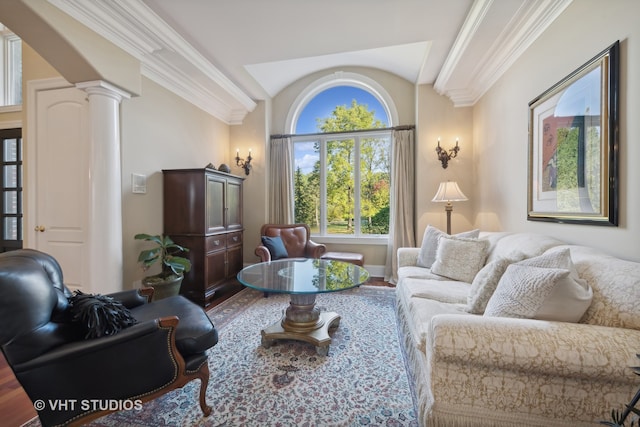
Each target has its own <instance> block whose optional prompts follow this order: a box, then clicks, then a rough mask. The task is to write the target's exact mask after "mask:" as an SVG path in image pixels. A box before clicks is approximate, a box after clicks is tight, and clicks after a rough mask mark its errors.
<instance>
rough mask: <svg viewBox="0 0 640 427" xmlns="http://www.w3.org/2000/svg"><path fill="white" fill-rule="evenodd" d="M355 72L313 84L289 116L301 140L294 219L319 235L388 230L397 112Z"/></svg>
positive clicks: (377, 233) (297, 152)
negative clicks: (393, 128)
mask: <svg viewBox="0 0 640 427" xmlns="http://www.w3.org/2000/svg"><path fill="white" fill-rule="evenodd" d="M354 76H356V75H353V74H350V75H349V76H345V75H344V74H342V73H341V74H340V78H336V77H335V75H333V76H330V78H328V79H321V80H319V81H317V82H315V83H314V84H312V85H310V86H309V87H308V88H307V90H306V91H304V92H303V93H302V94H301V96H300V97H299V98H298V100H296V103H294V105H293V107H292V113H291V114H290V116H289V119H290V122H289V124H288V125H289V126H290V127H289V129H291V131H292V134H294V135H295V136H294V137H293V138H292V141H293V155H294V174H293V186H294V203H293V204H294V211H295V212H294V213H295V221H296V222H303V223H307V224H309V226H310V227H311V230H312V232H313V233H314V234H315V235H320V236H334V237H336V236H340V237H348V238H358V237H373V236H383V235H386V234H388V231H389V198H390V194H389V190H390V187H391V182H390V179H391V131H390V130H389V128H390V126H392V125H393V124H394V123H395V122H396V121H397V119H396V114H395V108H394V107H393V106H392V103H391V101H390V98H389V97H388V96H387V95H386V92H384V91H383V90H382V88H381V87H379V85H377V84H375V82H372V81H371V80H369V79H366V78H364V77H363V76H358V78H357V79H356V78H355V77H354Z"/></svg>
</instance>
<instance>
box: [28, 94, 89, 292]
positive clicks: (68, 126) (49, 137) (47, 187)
mask: <svg viewBox="0 0 640 427" xmlns="http://www.w3.org/2000/svg"><path fill="white" fill-rule="evenodd" d="M36 102H37V107H36V111H37V117H36V118H35V120H36V122H37V123H36V132H37V134H36V138H35V143H36V146H37V148H36V150H35V153H36V159H35V165H36V185H35V188H33V190H34V191H35V192H36V196H35V200H36V209H35V214H36V218H33V220H32V221H30V223H31V224H35V231H36V233H35V238H36V241H35V246H36V248H37V249H39V250H41V251H43V252H46V253H49V254H50V255H52V256H53V257H54V258H56V259H57V260H58V262H60V264H61V266H62V269H63V272H64V279H65V283H66V284H67V286H69V287H70V288H73V289H82V288H83V287H84V288H85V289H86V287H87V286H88V283H87V271H86V266H87V264H88V257H87V252H88V251H87V248H86V246H87V238H88V228H87V227H88V224H87V220H88V209H89V204H88V194H89V190H88V188H89V168H88V158H89V153H88V147H89V104H88V101H87V100H86V94H85V93H84V92H82V91H81V90H79V89H76V88H64V89H54V90H42V91H38V92H37V95H36Z"/></svg>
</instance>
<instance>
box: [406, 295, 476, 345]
mask: <svg viewBox="0 0 640 427" xmlns="http://www.w3.org/2000/svg"><path fill="white" fill-rule="evenodd" d="M404 305H405V308H404V309H405V310H407V311H408V313H409V316H408V317H409V319H410V320H409V321H408V322H407V323H408V327H409V329H410V333H411V336H412V341H413V343H414V345H415V346H416V347H417V348H418V350H420V351H421V352H423V353H426V348H427V336H428V334H429V333H430V329H431V319H433V317H434V316H437V315H439V314H467V315H469V316H472V315H471V314H469V313H466V312H465V311H464V306H463V305H461V304H449V303H445V302H440V301H435V300H431V299H426V298H409V300H408V301H406V304H404Z"/></svg>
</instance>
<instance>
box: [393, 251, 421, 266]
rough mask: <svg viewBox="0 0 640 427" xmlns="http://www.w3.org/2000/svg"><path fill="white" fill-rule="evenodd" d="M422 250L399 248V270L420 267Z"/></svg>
mask: <svg viewBox="0 0 640 427" xmlns="http://www.w3.org/2000/svg"><path fill="white" fill-rule="evenodd" d="M419 254H420V248H398V268H400V267H415V266H417V265H418V255H419Z"/></svg>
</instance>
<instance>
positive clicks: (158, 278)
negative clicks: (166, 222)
mask: <svg viewBox="0 0 640 427" xmlns="http://www.w3.org/2000/svg"><path fill="white" fill-rule="evenodd" d="M134 238H135V239H136V240H144V241H147V242H152V243H154V244H155V246H154V247H153V248H152V249H145V250H143V251H142V252H140V255H139V256H138V262H139V263H140V265H141V266H142V269H143V270H144V271H146V270H148V269H149V268H150V267H151V266H153V265H154V264H156V263H157V262H160V263H161V271H160V273H158V274H154V275H152V276H147V277H145V278H143V279H142V284H143V285H144V286H151V287H153V288H154V292H153V299H154V300H159V299H162V298H166V297H169V296H172V295H178V293H179V292H180V285H181V284H182V279H183V277H184V273H188V272H189V270H191V261H189V260H188V259H187V258H184V257H181V256H178V255H177V254H179V253H181V252H188V251H189V249H187V248H185V247H182V246H180V245H178V244H176V243H175V242H174V241H173V240H171V238H170V237H169V236H165V235H162V234H158V235H155V236H152V235H150V234H136V235H135V236H134Z"/></svg>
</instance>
